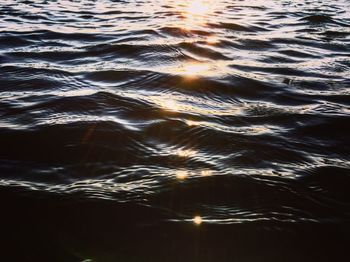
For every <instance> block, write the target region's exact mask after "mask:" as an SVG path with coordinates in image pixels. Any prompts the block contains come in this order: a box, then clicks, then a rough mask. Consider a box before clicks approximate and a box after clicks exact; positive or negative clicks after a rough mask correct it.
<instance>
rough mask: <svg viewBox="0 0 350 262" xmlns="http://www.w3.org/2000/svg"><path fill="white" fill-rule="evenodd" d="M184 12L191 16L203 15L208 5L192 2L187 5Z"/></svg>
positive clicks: (201, 2)
mask: <svg viewBox="0 0 350 262" xmlns="http://www.w3.org/2000/svg"><path fill="white" fill-rule="evenodd" d="M186 11H187V13H189V14H191V15H205V14H206V13H207V12H208V11H209V5H208V3H206V2H204V1H203V0H194V1H191V3H190V4H189V5H188V7H187V10H186Z"/></svg>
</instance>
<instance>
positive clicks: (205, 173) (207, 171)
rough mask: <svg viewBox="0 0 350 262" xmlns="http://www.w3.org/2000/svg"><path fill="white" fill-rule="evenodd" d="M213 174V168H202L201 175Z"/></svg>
mask: <svg viewBox="0 0 350 262" xmlns="http://www.w3.org/2000/svg"><path fill="white" fill-rule="evenodd" d="M212 174H213V171H211V170H202V171H201V176H211V175H212Z"/></svg>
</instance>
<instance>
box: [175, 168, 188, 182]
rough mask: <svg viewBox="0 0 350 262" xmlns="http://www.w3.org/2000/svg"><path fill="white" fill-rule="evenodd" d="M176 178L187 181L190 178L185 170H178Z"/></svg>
mask: <svg viewBox="0 0 350 262" xmlns="http://www.w3.org/2000/svg"><path fill="white" fill-rule="evenodd" d="M175 176H176V178H177V179H179V180H185V179H186V178H187V177H188V172H187V171H185V170H177V171H176V172H175Z"/></svg>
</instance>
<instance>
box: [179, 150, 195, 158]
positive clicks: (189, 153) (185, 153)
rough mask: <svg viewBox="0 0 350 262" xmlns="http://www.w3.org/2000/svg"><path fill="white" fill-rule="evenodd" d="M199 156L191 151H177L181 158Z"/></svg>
mask: <svg viewBox="0 0 350 262" xmlns="http://www.w3.org/2000/svg"><path fill="white" fill-rule="evenodd" d="M196 154H197V151H195V150H191V149H185V150H184V149H179V150H177V151H176V155H178V156H180V157H192V156H194V155H196Z"/></svg>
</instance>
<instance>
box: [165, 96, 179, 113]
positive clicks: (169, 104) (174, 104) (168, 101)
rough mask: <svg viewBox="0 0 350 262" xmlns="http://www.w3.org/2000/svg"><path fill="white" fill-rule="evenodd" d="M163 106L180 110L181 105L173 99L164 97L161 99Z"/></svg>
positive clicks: (167, 108) (172, 109)
mask: <svg viewBox="0 0 350 262" xmlns="http://www.w3.org/2000/svg"><path fill="white" fill-rule="evenodd" d="M161 107H162V108H164V109H166V110H169V111H178V110H179V108H180V106H179V105H178V103H177V102H176V101H175V100H173V99H164V100H162V101H161Z"/></svg>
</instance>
